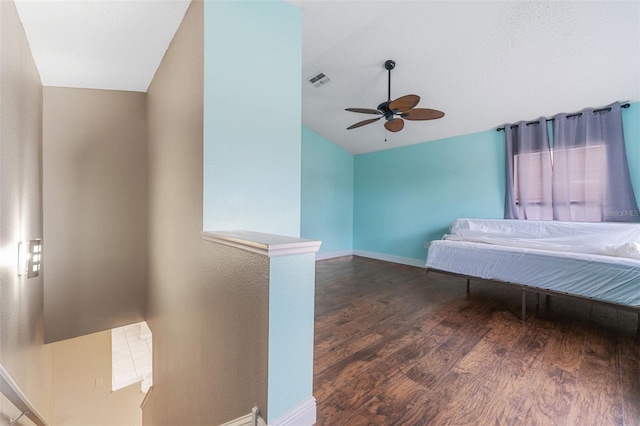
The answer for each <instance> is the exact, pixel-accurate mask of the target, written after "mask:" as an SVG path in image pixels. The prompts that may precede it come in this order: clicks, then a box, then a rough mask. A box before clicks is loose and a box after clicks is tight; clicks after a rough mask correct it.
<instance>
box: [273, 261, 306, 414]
mask: <svg viewBox="0 0 640 426" xmlns="http://www.w3.org/2000/svg"><path fill="white" fill-rule="evenodd" d="M315 260H316V258H315V253H307V254H301V255H296V256H282V257H272V258H271V263H270V272H269V377H268V388H269V390H268V418H267V421H268V423H271V422H273V421H274V420H276V419H278V417H280V416H282V415H283V414H285V413H287V412H288V411H289V410H291V409H292V408H294V407H296V406H297V405H299V404H300V403H301V402H304V401H305V400H307V399H309V398H311V397H312V395H313V319H314V308H313V307H314V301H315Z"/></svg>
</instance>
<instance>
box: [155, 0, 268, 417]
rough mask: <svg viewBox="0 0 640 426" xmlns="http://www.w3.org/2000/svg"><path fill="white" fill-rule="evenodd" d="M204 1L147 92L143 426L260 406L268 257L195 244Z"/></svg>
mask: <svg viewBox="0 0 640 426" xmlns="http://www.w3.org/2000/svg"><path fill="white" fill-rule="evenodd" d="M203 32H204V17H203V3H202V2H199V1H198V2H192V4H191V6H190V8H189V10H188V11H187V13H186V15H185V18H184V20H183V22H182V25H181V26H180V28H179V29H178V31H177V33H176V36H175V38H174V40H173V42H172V43H171V45H170V47H169V50H168V51H167V53H166V55H165V57H164V59H163V61H162V63H161V65H160V68H159V69H158V71H157V73H156V75H155V77H154V80H153V82H152V83H151V86H150V88H149V92H148V94H147V105H148V126H149V224H150V227H149V291H148V311H147V316H146V319H147V322H148V324H149V326H150V328H151V330H152V332H153V381H154V390H153V393H152V394H151V396H150V398H149V400H148V401H147V403H146V405H145V407H144V410H143V424H145V425H154V426H156V425H178V424H184V425H187V424H188V425H218V424H222V423H224V422H226V421H228V420H231V419H234V418H237V417H239V416H242V415H245V414H247V413H249V412H250V411H251V408H252V407H253V406H258V407H266V404H267V327H268V278H269V271H268V263H267V261H268V259H266V258H264V257H262V256H259V255H257V254H252V253H247V252H241V251H240V250H237V249H233V248H229V247H222V246H217V245H215V244H212V243H209V242H205V241H203V240H202V238H201V235H200V233H201V231H202V187H203V183H202V177H203V163H202V150H203V145H202V132H203V127H202V126H203V96H204V95H203V84H204V74H203V72H204V69H203V61H204V47H203Z"/></svg>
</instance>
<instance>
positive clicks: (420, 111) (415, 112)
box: [400, 108, 444, 120]
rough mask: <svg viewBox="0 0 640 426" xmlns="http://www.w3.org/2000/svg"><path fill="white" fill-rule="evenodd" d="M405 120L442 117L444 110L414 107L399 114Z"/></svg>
mask: <svg viewBox="0 0 640 426" xmlns="http://www.w3.org/2000/svg"><path fill="white" fill-rule="evenodd" d="M400 117H402V118H404V119H405V120H435V119H437V118H442V117H444V112H442V111H438V110H437V109H428V108H414V109H412V110H411V111H407V112H404V113H402V114H400Z"/></svg>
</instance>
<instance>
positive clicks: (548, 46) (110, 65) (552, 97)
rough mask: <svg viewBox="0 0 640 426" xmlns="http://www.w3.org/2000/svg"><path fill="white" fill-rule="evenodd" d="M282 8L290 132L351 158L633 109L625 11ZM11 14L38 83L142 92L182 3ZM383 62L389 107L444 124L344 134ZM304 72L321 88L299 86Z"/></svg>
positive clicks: (23, 9) (129, 2)
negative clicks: (293, 35)
mask: <svg viewBox="0 0 640 426" xmlns="http://www.w3.org/2000/svg"><path fill="white" fill-rule="evenodd" d="M288 2H289V3H292V4H295V5H297V6H299V7H300V8H301V9H302V14H303V21H302V41H303V43H302V45H303V47H302V57H303V66H302V78H303V85H302V99H303V105H302V117H303V124H304V125H306V126H307V127H309V128H311V129H312V130H314V131H316V132H317V133H319V134H320V135H322V136H324V137H325V138H327V139H329V140H330V141H332V142H334V143H336V144H338V145H340V146H342V147H343V148H344V149H346V150H348V151H350V152H352V153H354V154H359V153H365V152H371V151H377V150H381V149H388V148H393V147H398V146H404V145H410V144H415V143H421V142H427V141H432V140H436V139H442V138H447V137H452V136H457V135H462V134H468V133H473V132H479V131H485V130H490V129H494V128H495V127H497V126H500V125H502V124H504V123H507V122H515V121H520V120H530V119H534V118H536V117H539V116H548V115H552V114H555V113H558V112H573V111H577V110H579V109H582V108H584V107H596V106H602V105H606V104H609V103H611V102H614V101H638V100H640V2H638V1H637V0H631V1H591V2H582V1H569V0H565V1H542V2H537V1H468V2H464V1H385V2H381V1H300V0H289V1H288ZM16 4H17V6H18V11H19V13H20V17H21V19H22V21H23V24H24V26H25V30H26V32H27V36H28V38H29V42H30V44H31V48H32V51H33V54H34V58H35V60H36V64H37V65H38V68H39V70H40V73H41V77H42V80H43V84H45V85H54V86H71V87H91V88H103V89H119V90H136V91H146V89H147V87H148V85H149V82H150V81H151V79H152V77H153V74H154V73H155V69H156V68H157V66H158V64H159V63H160V60H161V58H162V55H163V54H164V52H165V51H166V48H167V46H168V44H169V42H170V40H171V38H172V37H173V34H174V33H175V31H176V29H177V27H178V25H179V23H180V21H181V19H182V16H183V15H184V12H185V10H186V8H187V7H188V4H189V1H188V0H171V1H161V0H144V1H139V0H138V1H133V0H121V1H116V0H84V1H65V0H56V1H52V0H49V1H33V0H17V1H16ZM256 36H259V35H258V34H256ZM387 59H393V60H394V61H395V62H396V68H395V69H394V70H393V71H392V85H391V98H392V99H395V98H397V97H400V96H402V95H406V94H417V95H419V96H420V97H421V101H420V103H419V105H418V107H422V108H433V109H437V110H441V111H443V112H445V114H446V115H445V116H444V118H441V119H438V120H431V121H410V122H409V121H408V122H407V123H406V125H405V127H404V129H403V130H402V131H400V132H397V133H392V132H385V129H384V127H383V122H384V120H380V121H378V122H376V123H373V124H369V125H366V126H363V127H359V128H357V129H353V130H346V128H347V127H348V126H350V125H351V124H354V123H356V122H358V121H361V120H365V119H367V118H372V117H373V116H370V115H365V114H358V113H353V112H347V111H345V110H344V109H345V108H347V107H359V108H376V107H377V106H378V104H380V103H381V102H383V101H386V100H387V77H388V74H387V71H386V70H385V69H384V66H383V65H384V62H385V60H387ZM318 72H322V73H324V74H326V75H327V76H328V77H329V78H330V82H328V83H327V84H325V85H322V86H320V87H314V86H312V85H311V84H310V83H309V82H308V81H307V79H308V78H310V77H312V76H314V75H316V74H317V73H318ZM374 118H375V117H374ZM385 139H386V141H385Z"/></svg>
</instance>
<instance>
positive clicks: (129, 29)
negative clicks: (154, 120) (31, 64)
mask: <svg viewBox="0 0 640 426" xmlns="http://www.w3.org/2000/svg"><path fill="white" fill-rule="evenodd" d="M0 1H3V0H0ZM15 3H16V8H17V10H18V14H19V16H20V20H21V21H22V24H23V26H24V28H25V32H26V33H27V39H28V40H29V46H30V47H31V53H32V54H33V58H34V60H35V62H36V66H37V67H38V70H39V72H40V78H41V79H42V84H43V85H45V86H61V87H82V88H90V89H109V90H128V91H134V92H146V91H147V89H148V87H149V84H150V83H151V80H152V79H153V76H154V74H155V72H156V70H157V69H158V65H160V61H161V60H162V57H163V56H164V53H165V52H166V50H167V48H168V47H169V43H170V42H171V40H172V39H173V36H174V34H175V32H176V30H177V29H178V27H179V26H180V22H182V18H183V17H184V14H185V12H186V10H187V8H188V7H189V4H190V0H75V1H69V0H16V1H15Z"/></svg>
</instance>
